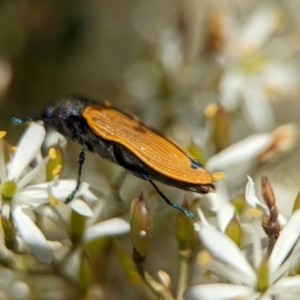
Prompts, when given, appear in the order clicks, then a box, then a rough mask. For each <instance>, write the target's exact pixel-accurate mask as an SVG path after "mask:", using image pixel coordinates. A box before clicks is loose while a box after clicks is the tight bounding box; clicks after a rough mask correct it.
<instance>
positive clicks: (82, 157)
mask: <svg viewBox="0 0 300 300" xmlns="http://www.w3.org/2000/svg"><path fill="white" fill-rule="evenodd" d="M86 150H87V147H86V146H83V149H82V150H81V151H80V153H79V155H78V164H79V168H78V176H77V184H76V187H75V189H74V190H73V191H72V193H71V194H70V195H69V196H68V197H67V198H66V200H65V203H67V204H68V203H69V202H71V201H72V200H73V199H74V197H75V195H76V193H77V192H78V190H79V187H80V184H81V174H82V166H83V164H84V162H85V159H86Z"/></svg>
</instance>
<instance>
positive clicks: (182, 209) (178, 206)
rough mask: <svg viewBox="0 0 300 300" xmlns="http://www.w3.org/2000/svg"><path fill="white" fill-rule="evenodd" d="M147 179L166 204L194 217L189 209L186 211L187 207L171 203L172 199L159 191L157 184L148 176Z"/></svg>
mask: <svg viewBox="0 0 300 300" xmlns="http://www.w3.org/2000/svg"><path fill="white" fill-rule="evenodd" d="M148 181H149V182H150V183H151V184H152V186H153V187H154V188H155V190H156V191H157V192H158V194H159V195H160V196H161V197H162V198H163V199H164V200H165V201H166V202H167V204H169V205H171V206H172V207H173V208H176V209H178V210H180V211H181V212H183V213H184V214H185V215H186V216H188V217H190V218H194V217H195V216H194V214H193V213H191V212H190V211H188V210H187V209H185V208H184V207H182V206H180V205H178V204H176V203H173V202H172V201H170V200H169V199H168V198H167V197H166V196H165V195H164V194H163V193H162V192H161V191H160V189H159V188H158V187H157V185H156V184H155V183H154V182H153V181H152V180H151V179H149V178H148Z"/></svg>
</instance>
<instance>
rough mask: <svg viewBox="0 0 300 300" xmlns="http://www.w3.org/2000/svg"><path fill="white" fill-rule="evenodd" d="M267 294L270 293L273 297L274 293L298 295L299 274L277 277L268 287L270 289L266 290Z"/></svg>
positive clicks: (299, 291) (299, 286)
mask: <svg viewBox="0 0 300 300" xmlns="http://www.w3.org/2000/svg"><path fill="white" fill-rule="evenodd" d="M267 294H270V295H272V296H273V299H274V297H275V296H276V295H298V297H299V295H300V276H289V277H285V278H281V279H279V280H278V281H277V282H275V283H274V284H273V285H272V286H271V287H270V289H269V290H268V291H267ZM286 299H291V298H286ZM295 299H296V298H295ZM297 299H298V298H297Z"/></svg>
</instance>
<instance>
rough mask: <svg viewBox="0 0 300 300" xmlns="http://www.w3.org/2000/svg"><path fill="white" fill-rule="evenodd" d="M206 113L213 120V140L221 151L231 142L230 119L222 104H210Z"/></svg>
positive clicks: (217, 149) (218, 150)
mask: <svg viewBox="0 0 300 300" xmlns="http://www.w3.org/2000/svg"><path fill="white" fill-rule="evenodd" d="M205 115H206V116H207V117H209V118H211V120H212V134H211V135H212V140H213V142H214V144H215V147H216V151H217V152H220V151H221V150H223V149H225V148H226V147H227V146H228V144H229V135H230V121H229V117H228V115H227V113H226V112H225V110H224V109H223V108H222V107H221V106H220V104H215V105H210V106H208V107H207V108H206V109H205Z"/></svg>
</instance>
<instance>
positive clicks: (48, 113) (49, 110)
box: [43, 107, 53, 118]
mask: <svg viewBox="0 0 300 300" xmlns="http://www.w3.org/2000/svg"><path fill="white" fill-rule="evenodd" d="M52 113H53V109H52V107H47V108H46V109H45V111H44V113H43V117H44V118H51V117H52Z"/></svg>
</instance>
